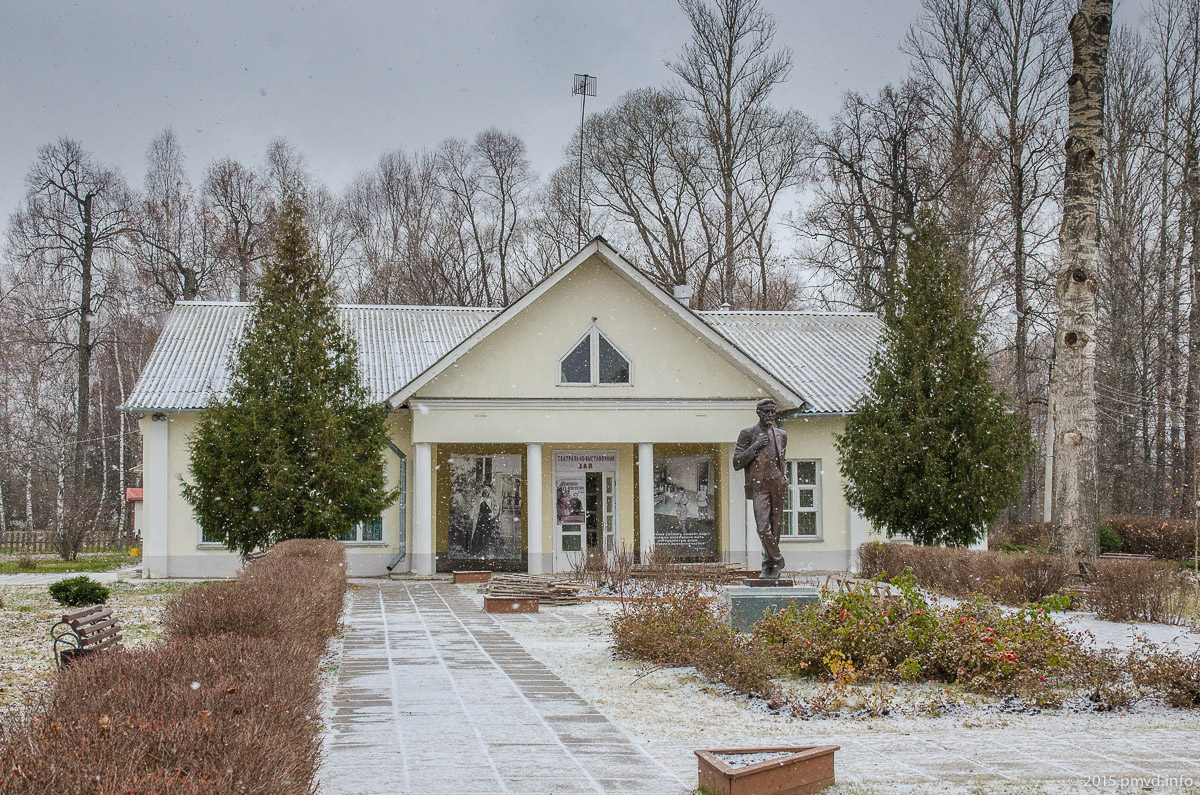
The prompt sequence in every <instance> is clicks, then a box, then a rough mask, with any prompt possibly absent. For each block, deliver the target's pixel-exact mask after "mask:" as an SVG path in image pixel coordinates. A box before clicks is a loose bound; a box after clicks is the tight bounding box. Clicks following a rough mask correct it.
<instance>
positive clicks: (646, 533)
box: [638, 442, 654, 563]
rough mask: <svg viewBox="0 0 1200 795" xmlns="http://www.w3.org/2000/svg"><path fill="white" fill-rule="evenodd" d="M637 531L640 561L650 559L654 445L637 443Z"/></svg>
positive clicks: (652, 537) (652, 540) (652, 526)
mask: <svg viewBox="0 0 1200 795" xmlns="http://www.w3.org/2000/svg"><path fill="white" fill-rule="evenodd" d="M638 531H639V532H640V533H641V544H640V547H641V562H642V563H646V562H647V561H649V560H650V550H651V549H653V548H654V445H653V444H650V443H648V442H642V443H641V444H639V445H638Z"/></svg>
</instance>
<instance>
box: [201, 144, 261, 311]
mask: <svg viewBox="0 0 1200 795" xmlns="http://www.w3.org/2000/svg"><path fill="white" fill-rule="evenodd" d="M204 195H205V197H206V198H207V200H208V203H209V204H210V205H211V207H212V209H213V212H214V213H215V214H216V216H217V224H218V227H217V229H218V233H217V234H218V237H217V240H218V246H217V253H218V256H219V257H220V258H221V260H222V261H223V263H224V265H225V267H226V268H227V269H228V271H229V273H230V275H231V276H232V278H233V279H234V283H235V284H236V285H237V300H239V301H247V300H249V298H250V287H251V285H252V284H253V283H254V279H255V272H254V270H255V267H256V265H257V263H258V262H259V261H260V260H261V259H262V258H263V257H264V256H265V255H266V233H267V224H268V217H269V208H270V205H269V196H268V192H267V189H266V186H265V185H264V184H263V181H262V180H261V179H260V178H259V177H258V175H256V174H255V173H254V171H253V170H251V169H250V168H247V167H246V166H244V165H242V164H241V163H239V162H238V161H236V160H233V159H230V158H223V159H221V160H218V161H216V162H215V163H213V164H211V165H210V166H209V167H208V169H207V171H206V172H205V175H204Z"/></svg>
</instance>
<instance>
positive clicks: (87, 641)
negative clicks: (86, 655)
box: [79, 624, 121, 648]
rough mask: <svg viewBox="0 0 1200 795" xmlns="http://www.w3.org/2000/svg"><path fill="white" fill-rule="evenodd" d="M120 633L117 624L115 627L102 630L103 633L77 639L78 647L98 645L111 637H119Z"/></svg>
mask: <svg viewBox="0 0 1200 795" xmlns="http://www.w3.org/2000/svg"><path fill="white" fill-rule="evenodd" d="M120 633H121V627H120V625H119V624H118V625H116V626H113V627H109V628H108V629H106V630H104V631H103V632H97V633H95V634H92V635H81V636H80V638H79V645H80V647H82V648H89V647H91V646H96V645H98V644H101V643H104V641H105V639H106V638H109V637H112V636H113V635H119V634H120Z"/></svg>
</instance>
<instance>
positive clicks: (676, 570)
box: [629, 563, 750, 583]
mask: <svg viewBox="0 0 1200 795" xmlns="http://www.w3.org/2000/svg"><path fill="white" fill-rule="evenodd" d="M749 574H750V573H749V572H747V571H746V567H745V566H743V565H741V564H739V563H673V564H671V565H670V566H667V567H662V566H634V567H633V568H631V569H630V570H629V576H630V577H632V578H633V579H635V580H657V579H663V578H666V579H672V580H676V579H678V580H698V581H701V582H713V583H729V582H740V581H741V580H744V579H746V577H747V576H749Z"/></svg>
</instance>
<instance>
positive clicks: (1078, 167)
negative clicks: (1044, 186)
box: [1050, 0, 1113, 560]
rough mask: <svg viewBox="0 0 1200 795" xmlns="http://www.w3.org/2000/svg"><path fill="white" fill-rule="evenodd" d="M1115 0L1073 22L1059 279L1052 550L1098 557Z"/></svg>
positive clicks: (1089, 7)
mask: <svg viewBox="0 0 1200 795" xmlns="http://www.w3.org/2000/svg"><path fill="white" fill-rule="evenodd" d="M1112 5H1113V4H1112V0H1080V2H1079V10H1078V11H1077V12H1076V13H1075V16H1074V17H1072V18H1071V24H1070V25H1069V26H1068V29H1069V30H1070V32H1071V42H1072V44H1073V47H1074V64H1073V69H1072V73H1071V77H1070V79H1069V80H1068V81H1067V91H1068V103H1069V117H1068V124H1067V142H1066V171H1065V175H1064V180H1063V183H1064V185H1063V221H1062V229H1061V231H1060V233H1059V248H1060V251H1061V257H1062V261H1061V267H1060V269H1059V272H1058V278H1057V280H1056V283H1055V295H1056V297H1057V299H1058V326H1057V328H1056V329H1055V338H1054V341H1055V346H1056V351H1055V360H1054V381H1053V389H1052V397H1051V401H1052V405H1053V407H1054V433H1055V440H1054V455H1055V461H1054V506H1053V514H1054V517H1053V530H1052V534H1051V540H1050V548H1051V551H1052V552H1054V553H1055V554H1058V555H1064V556H1068V557H1071V558H1076V559H1082V560H1094V559H1095V557H1096V554H1097V551H1098V550H1097V547H1098V541H1097V532H1098V525H1099V521H1100V516H1099V514H1100V506H1099V493H1098V491H1097V448H1096V387H1095V370H1096V291H1097V288H1098V278H1099V276H1098V273H1097V254H1098V243H1099V228H1098V225H1097V218H1096V216H1097V214H1098V212H1099V208H1100V156H1101V145H1102V143H1101V142H1102V140H1103V137H1102V136H1103V122H1104V72H1105V61H1106V60H1107V58H1108V35H1109V28H1110V27H1111V25H1112Z"/></svg>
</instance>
